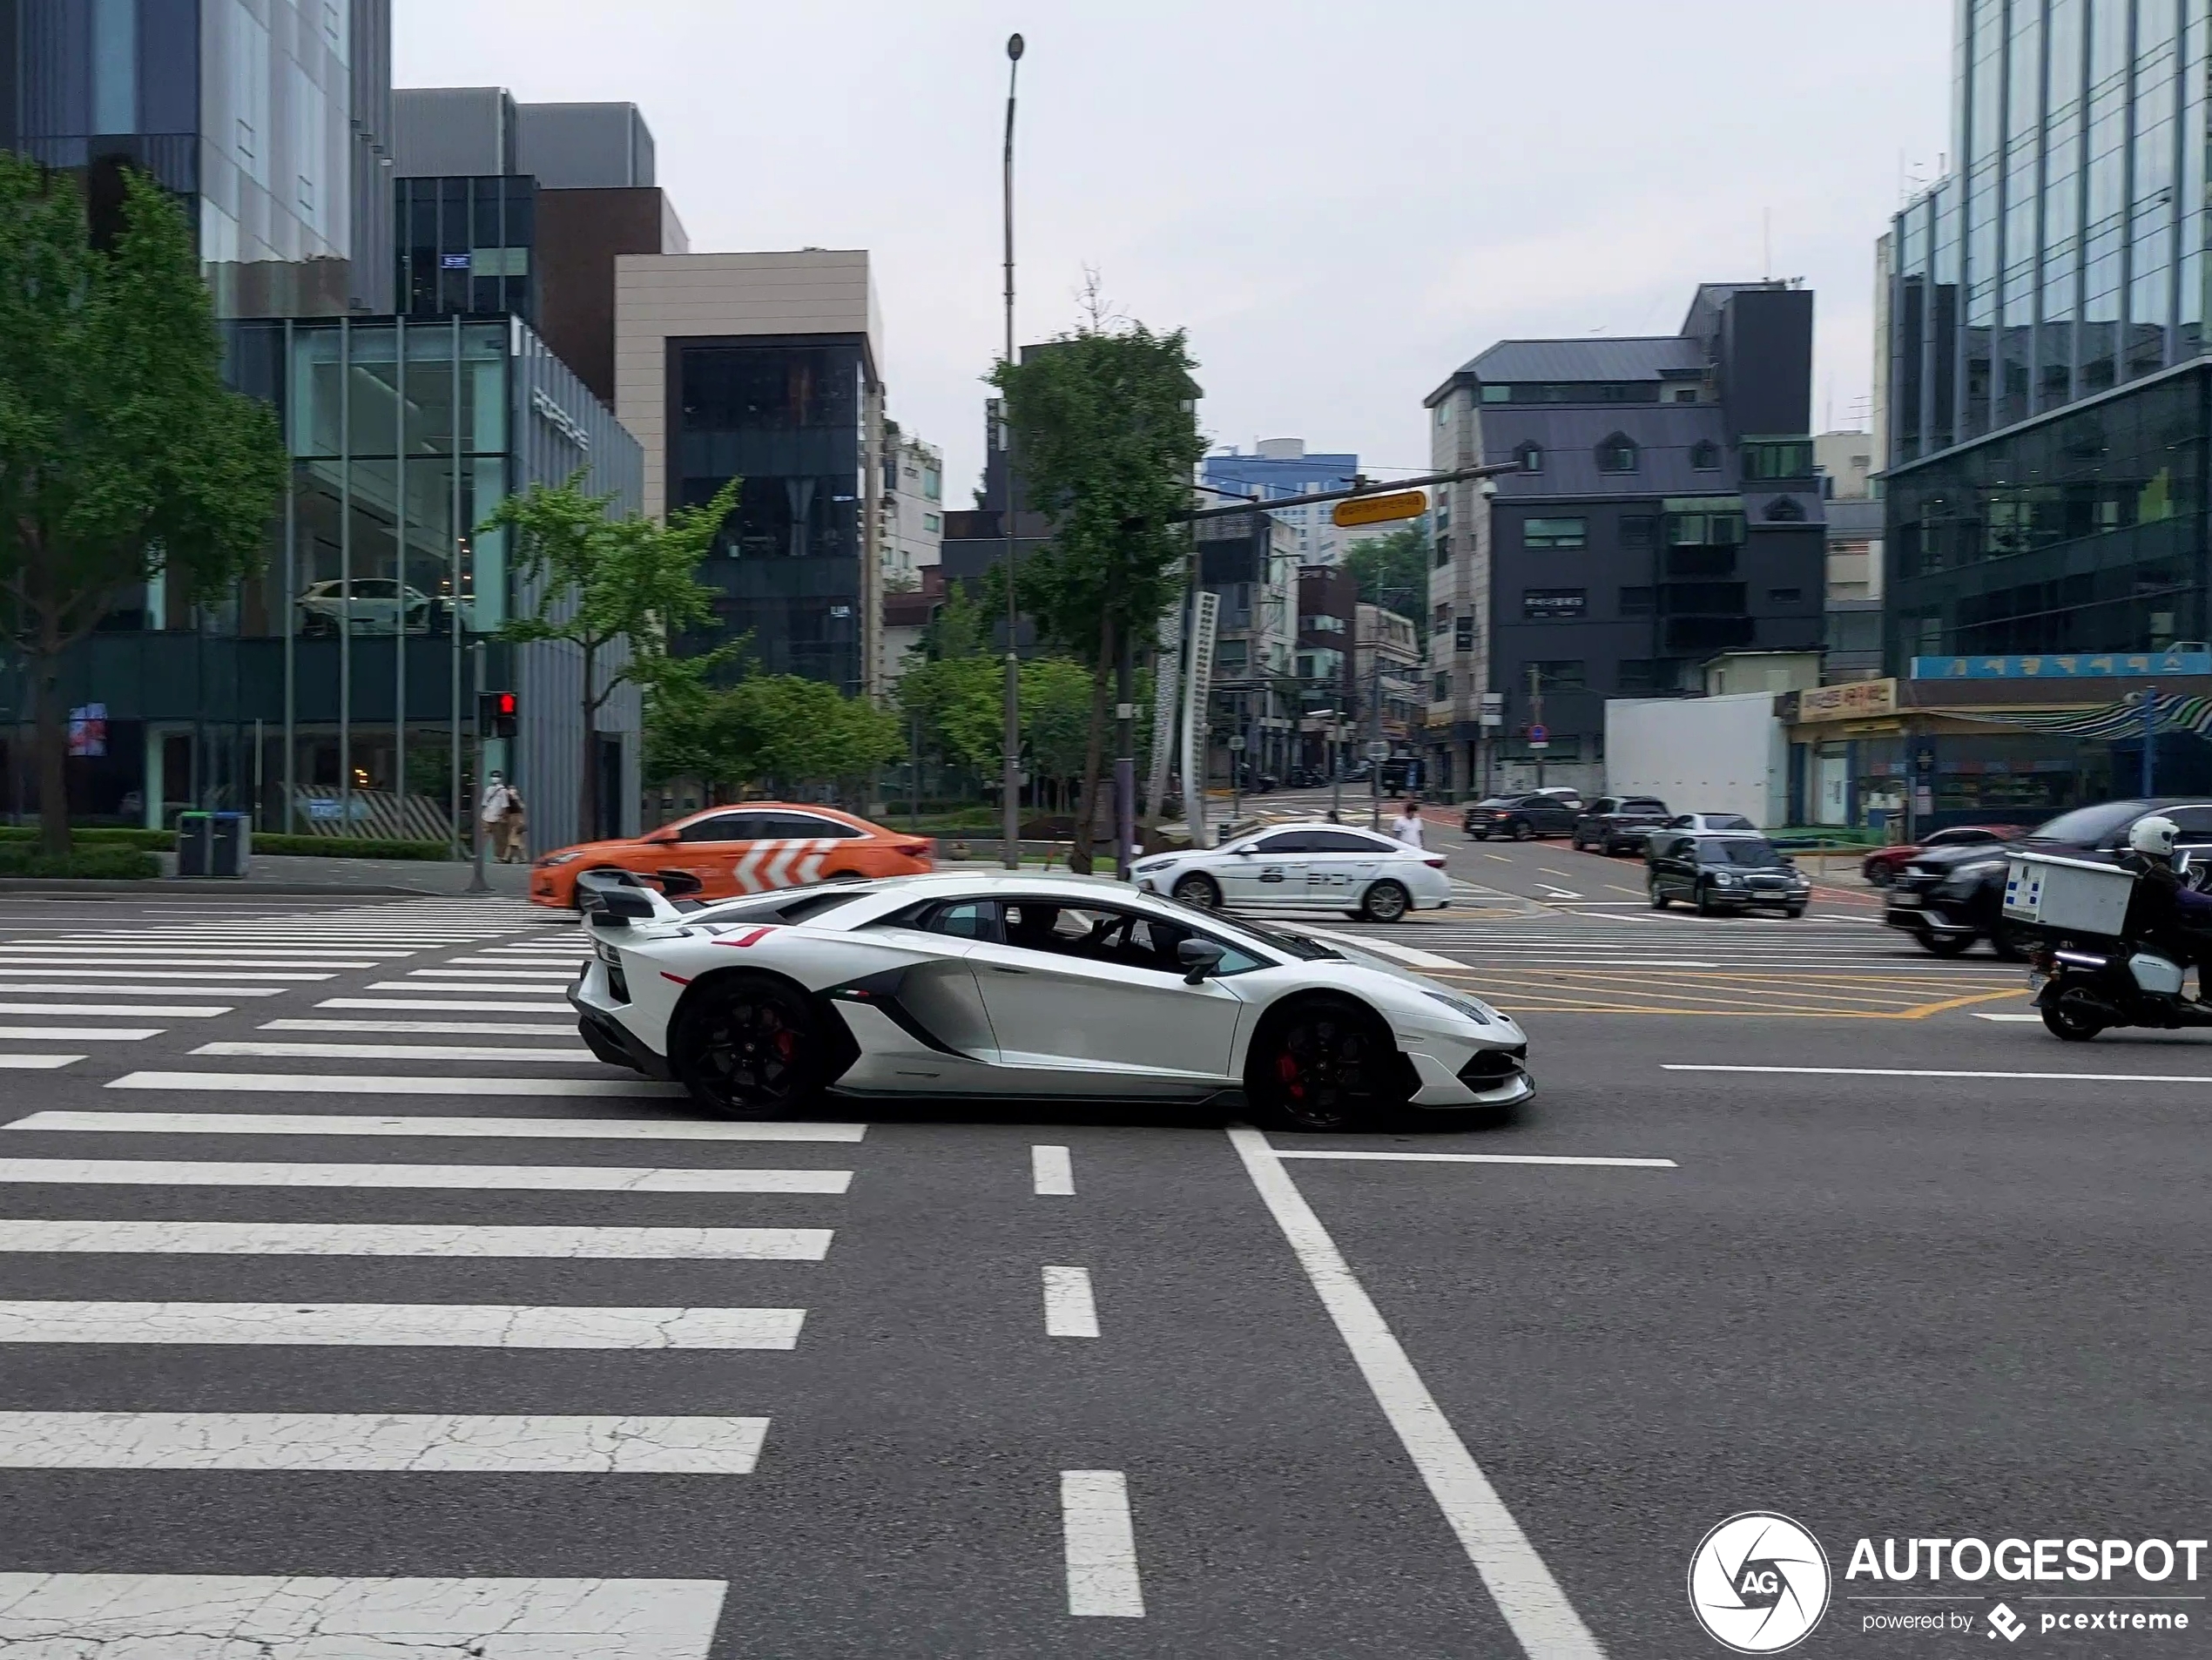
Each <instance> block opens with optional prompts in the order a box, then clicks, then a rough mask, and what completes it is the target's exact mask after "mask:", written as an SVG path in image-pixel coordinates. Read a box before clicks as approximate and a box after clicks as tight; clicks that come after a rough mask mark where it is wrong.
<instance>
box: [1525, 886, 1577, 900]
mask: <svg viewBox="0 0 2212 1660" xmlns="http://www.w3.org/2000/svg"><path fill="white" fill-rule="evenodd" d="M1536 886H1537V887H1541V888H1542V889H1543V890H1544V897H1545V898H1546V899H1573V900H1579V899H1581V897H1582V896H1581V894H1578V893H1576V892H1575V890H1574V889H1573V888H1571V887H1553V886H1552V885H1551V884H1550V883H1549V882H1538V883H1537V884H1536Z"/></svg>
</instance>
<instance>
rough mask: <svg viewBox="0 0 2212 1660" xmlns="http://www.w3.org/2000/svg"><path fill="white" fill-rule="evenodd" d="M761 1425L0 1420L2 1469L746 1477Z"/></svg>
mask: <svg viewBox="0 0 2212 1660" xmlns="http://www.w3.org/2000/svg"><path fill="white" fill-rule="evenodd" d="M767 1434H768V1420H766V1419H765V1418H704V1417H700V1418H583V1417H537V1416H514V1417H493V1416H462V1415H458V1414H447V1413H323V1412H302V1413H290V1412H0V1469H16V1470H408V1471H417V1470H445V1471H469V1472H472V1473H475V1474H504V1473H509V1472H521V1471H529V1472H533V1473H536V1474H560V1475H600V1474H611V1475H622V1474H631V1475H647V1474H651V1475H750V1474H752V1470H753V1466H754V1465H755V1464H756V1463H758V1462H759V1458H760V1443H761V1441H763V1440H764V1439H765V1437H766V1435H767Z"/></svg>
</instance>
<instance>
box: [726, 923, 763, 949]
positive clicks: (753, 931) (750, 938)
mask: <svg viewBox="0 0 2212 1660" xmlns="http://www.w3.org/2000/svg"><path fill="white" fill-rule="evenodd" d="M775 931H776V930H775V929H773V928H748V929H746V930H745V932H744V933H743V934H740V935H738V937H737V938H736V939H734V940H717V941H715V944H717V945H734V946H736V947H738V948H739V949H740V950H742V949H743V948H745V947H746V946H748V945H758V944H759V943H760V941H762V940H763V939H764V938H765V937H766V936H767V935H771V934H773V933H774V932H775Z"/></svg>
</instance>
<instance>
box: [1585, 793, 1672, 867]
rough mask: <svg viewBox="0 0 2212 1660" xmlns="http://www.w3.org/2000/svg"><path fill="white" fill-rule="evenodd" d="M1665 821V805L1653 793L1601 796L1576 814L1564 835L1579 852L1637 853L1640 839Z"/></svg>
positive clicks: (1640, 844) (1639, 849) (1642, 841)
mask: <svg viewBox="0 0 2212 1660" xmlns="http://www.w3.org/2000/svg"><path fill="white" fill-rule="evenodd" d="M1666 821H1667V804H1666V803H1665V802H1664V801H1662V800H1660V799H1659V798H1658V797H1657V796H1656V795H1601V796H1600V797H1598V799H1597V800H1595V801H1593V802H1591V803H1590V804H1589V806H1587V807H1586V808H1584V809H1583V810H1582V812H1581V813H1579V814H1578V815H1577V816H1576V818H1575V822H1574V824H1573V825H1572V826H1571V827H1569V828H1568V838H1569V839H1570V840H1573V842H1574V843H1575V847H1576V849H1577V850H1578V851H1579V850H1580V849H1581V848H1584V847H1595V848H1596V849H1597V851H1598V852H1600V853H1604V854H1615V853H1641V852H1642V850H1643V844H1644V839H1645V838H1646V837H1647V836H1649V834H1650V833H1652V831H1654V830H1655V829H1656V828H1658V827H1659V826H1661V825H1662V824H1664V823H1665V822H1666Z"/></svg>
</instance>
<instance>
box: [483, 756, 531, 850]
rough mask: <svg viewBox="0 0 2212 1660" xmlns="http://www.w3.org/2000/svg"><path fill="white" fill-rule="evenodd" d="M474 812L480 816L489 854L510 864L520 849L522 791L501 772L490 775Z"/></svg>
mask: <svg viewBox="0 0 2212 1660" xmlns="http://www.w3.org/2000/svg"><path fill="white" fill-rule="evenodd" d="M477 816H478V817H480V818H481V819H482V820H483V825H484V831H485V833H486V840H488V842H489V845H490V848H491V851H492V854H493V856H494V857H495V858H496V859H497V860H499V862H500V863H501V864H502V865H511V864H513V863H514V862H515V860H516V856H517V855H518V854H520V853H521V851H522V833H523V793H522V792H521V791H520V790H517V789H516V787H515V786H513V785H511V784H509V782H508V781H507V779H506V776H505V774H503V773H493V774H492V775H491V779H490V781H489V782H488V783H487V784H486V785H485V786H484V800H483V805H482V807H481V808H479V809H478V814H477Z"/></svg>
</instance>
